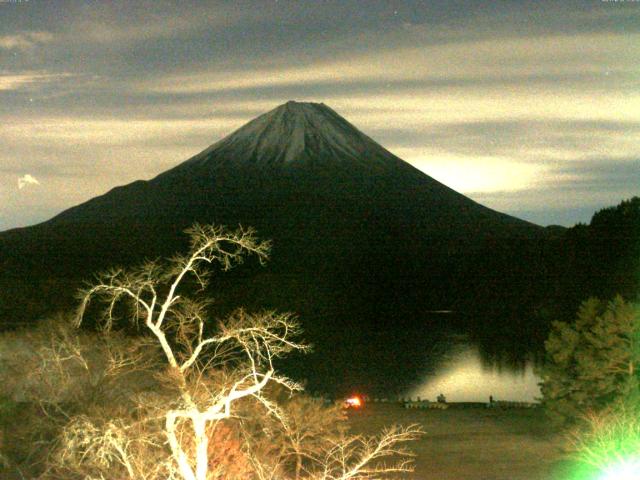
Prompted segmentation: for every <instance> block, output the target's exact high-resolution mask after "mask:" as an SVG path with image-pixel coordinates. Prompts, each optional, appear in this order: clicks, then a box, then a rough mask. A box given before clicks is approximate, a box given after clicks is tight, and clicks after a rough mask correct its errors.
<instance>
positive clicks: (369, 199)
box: [0, 102, 546, 385]
mask: <svg viewBox="0 0 640 480" xmlns="http://www.w3.org/2000/svg"><path fill="white" fill-rule="evenodd" d="M194 222H200V223H215V224H224V225H228V226H236V225H238V224H242V225H245V226H254V227H255V228H256V229H257V230H258V233H259V235H260V236H261V237H262V238H270V239H272V240H273V242H274V250H273V254H272V259H271V262H270V265H269V266H268V267H267V268H266V269H260V268H256V267H254V266H251V265H248V266H244V267H242V268H240V269H238V270H236V271H234V272H233V273H232V274H230V275H228V276H225V278H220V279H219V280H217V279H216V282H215V285H214V286H213V288H214V296H215V297H216V299H217V302H218V303H217V305H218V306H219V307H220V308H221V309H223V310H224V309H225V308H227V306H229V307H230V306H231V305H232V304H234V303H235V304H236V305H245V306H249V307H259V306H262V307H274V308H279V309H282V310H289V311H295V312H298V313H299V314H300V316H301V319H302V321H303V323H304V325H305V328H306V331H307V334H308V337H310V340H311V341H312V342H314V343H316V345H317V349H316V353H315V356H314V357H312V358H313V366H312V367H308V366H306V367H305V369H304V371H305V375H307V376H309V377H310V379H311V381H312V383H313V382H314V381H318V382H319V380H318V379H327V378H328V379H331V380H330V381H331V382H333V383H334V385H338V383H340V382H343V383H344V384H345V385H347V384H350V385H352V384H355V383H358V384H366V383H367V381H366V380H363V379H364V378H365V377H366V374H365V371H370V370H371V369H372V368H374V367H375V368H378V369H379V370H380V378H382V377H385V376H386V377H388V380H389V381H391V379H393V377H394V375H396V374H397V368H398V367H397V366H398V365H401V364H404V365H405V367H403V368H405V369H406V370H408V371H413V370H416V371H417V369H419V368H420V363H421V362H423V355H424V349H422V347H419V348H418V347H417V344H418V343H419V342H423V341H424V339H425V338H427V337H428V336H429V334H430V332H431V331H432V330H434V329H435V328H436V327H437V325H436V324H435V323H434V322H431V321H427V320H426V319H427V318H428V315H427V314H426V313H425V312H428V311H434V310H455V311H457V312H470V313H471V315H469V316H465V317H464V318H466V319H467V320H468V319H469V318H477V319H479V318H482V322H485V321H487V320H486V319H487V318H490V317H494V318H497V317H498V316H500V318H503V319H504V318H506V319H508V320H507V321H506V322H505V325H507V327H508V328H510V329H511V332H509V335H516V336H517V335H520V336H521V337H523V338H525V337H526V338H531V336H530V333H529V332H530V331H532V330H531V328H533V327H531V321H530V318H531V315H530V311H531V310H532V309H533V308H534V306H535V305H536V302H537V301H538V300H539V297H540V292H537V291H536V290H535V289H534V288H533V287H532V285H535V284H536V283H535V282H538V281H539V279H540V278H541V275H544V269H543V268H542V267H541V265H542V263H541V261H540V255H541V249H542V245H543V242H544V238H545V237H546V231H545V229H543V228H542V227H539V226H536V225H533V224H531V223H528V222H525V221H522V220H519V219H517V218H514V217H511V216H508V215H505V214H502V213H499V212H496V211H494V210H491V209H489V208H486V207H484V206H482V205H480V204H478V203H476V202H474V201H472V200H470V199H469V198H467V197H465V196H463V195H461V194H459V193H457V192H455V191H453V190H452V189H450V188H448V187H446V186H445V185H443V184H441V183H439V182H437V181H436V180H434V179H433V178H431V177H429V176H427V175H425V174H424V173H422V172H420V171H419V170H417V169H415V168H413V167H412V166H410V165H409V164H407V163H406V162H404V161H402V160H401V159H399V158H398V157H396V156H395V155H393V154H392V153H390V152H389V151H387V150H386V149H384V148H383V147H382V146H380V145H378V144H377V143H376V142H374V141H373V140H372V139H370V138H369V137H367V136H366V135H364V134H363V133H361V132H360V131H358V130H357V129H356V128H355V127H354V126H353V125H351V124H350V123H349V122H347V121H346V120H345V119H344V118H342V117H341V116H340V115H338V114H337V113H336V112H334V111H333V110H332V109H330V108H329V107H327V106H325V105H324V104H315V103H297V102H288V103H286V104H284V105H281V106H279V107H277V108H276V109H274V110H272V111H270V112H268V113H266V114H264V115H262V116H260V117H258V118H256V119H254V120H252V121H251V122H249V123H248V124H246V125H245V126H243V127H242V128H240V129H239V130H237V131H236V132H234V133H232V134H231V135H229V136H228V137H226V138H224V139H222V140H220V141H219V142H217V143H215V144H214V145H212V146H211V147H209V148H207V149H206V150H204V151H203V152H201V153H199V154H198V155H196V156H194V157H193V158H191V159H189V160H187V161H185V162H184V163H181V164H179V165H178V166H176V167H175V168H173V169H171V170H169V171H166V172H164V173H162V174H161V175H159V176H157V177H155V178H154V179H152V180H149V181H136V182H133V183H131V184H129V185H126V186H122V187H117V188H114V189H113V190H111V191H110V192H108V193H106V194H104V195H102V196H99V197H96V198H94V199H92V200H90V201H88V202H85V203H83V204H81V205H78V206H76V207H73V208H70V209H68V210H66V211H64V212H62V213H61V214H59V215H57V216H56V217H54V218H52V219H51V220H49V221H47V222H44V223H41V224H39V225H35V226H33V227H28V228H22V229H15V230H10V231H6V232H3V233H0V259H1V260H0V262H2V263H1V273H0V286H2V287H3V289H2V292H1V293H0V295H1V302H2V303H1V306H0V308H2V309H3V311H1V312H0V314H1V315H2V318H3V321H4V322H5V325H9V323H10V322H15V321H17V320H23V319H24V320H28V321H31V320H33V317H37V316H39V315H42V314H44V313H45V312H46V311H50V310H52V309H53V308H54V307H55V308H62V307H67V306H68V305H70V303H71V302H70V298H71V295H72V294H73V290H74V288H75V286H76V285H77V284H78V282H79V281H80V280H82V279H84V278H87V277H89V276H90V275H91V274H92V272H95V271H96V270H100V269H104V268H107V267H109V266H112V265H115V264H118V265H123V264H124V265H127V264H131V263H133V262H139V261H141V260H142V259H144V258H155V257H161V256H169V255H171V254H173V253H174V252H176V251H177V250H184V249H185V248H186V239H185V237H184V235H183V234H182V233H181V232H182V231H183V230H184V229H185V228H186V227H188V226H190V225H191V224H193V223H194ZM216 278H217V277H216ZM21 317H22V318H21ZM456 318H458V319H460V317H459V316H457V317H456ZM479 322H480V321H479V320H478V322H477V323H479ZM524 326H527V327H531V328H528V329H524V330H523V327H524ZM534 327H535V325H534ZM533 329H534V330H535V328H533ZM398 352H404V355H405V356H404V357H402V358H401V357H398V356H397V355H398ZM307 363H308V362H307ZM347 363H348V364H349V368H345V367H344V365H345V364H347ZM389 365H395V366H396V367H395V368H396V370H394V369H393V368H391V367H389ZM341 366H342V368H341ZM383 366H384V367H383ZM387 367H389V368H387ZM394 372H396V373H394ZM338 377H340V378H338ZM318 382H316V383H318ZM336 382H338V383H336Z"/></svg>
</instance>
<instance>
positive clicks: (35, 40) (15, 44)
mask: <svg viewBox="0 0 640 480" xmlns="http://www.w3.org/2000/svg"><path fill="white" fill-rule="evenodd" d="M53 38H54V37H53V35H52V34H51V33H49V32H20V33H16V34H13V35H2V36H0V49H4V50H29V49H32V48H35V47H37V46H38V45H42V44H45V43H50V42H51V41H52V40H53Z"/></svg>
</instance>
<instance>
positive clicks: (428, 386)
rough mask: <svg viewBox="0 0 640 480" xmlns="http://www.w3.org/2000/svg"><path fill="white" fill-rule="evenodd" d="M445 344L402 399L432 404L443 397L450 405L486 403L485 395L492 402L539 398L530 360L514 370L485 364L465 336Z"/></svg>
mask: <svg viewBox="0 0 640 480" xmlns="http://www.w3.org/2000/svg"><path fill="white" fill-rule="evenodd" d="M449 341H450V343H449V346H448V348H447V351H446V352H445V353H444V354H443V355H442V356H441V358H440V359H439V361H438V363H437V365H434V368H432V369H430V372H429V373H427V374H426V375H425V376H424V378H423V379H422V380H420V381H419V382H418V383H417V384H416V385H414V386H413V387H411V388H409V389H408V390H407V391H406V393H405V395H404V397H410V398H412V399H414V400H415V399H416V397H420V398H421V399H422V400H432V401H435V400H436V397H437V396H438V395H439V394H443V395H444V396H445V397H446V399H447V401H450V402H488V401H489V396H493V399H494V400H508V401H518V402H534V401H536V400H537V399H538V398H539V397H540V396H541V394H540V387H539V386H538V383H539V382H540V381H541V379H540V377H538V376H537V375H536V374H535V373H534V364H533V361H527V362H524V364H523V365H521V366H519V367H518V368H516V367H513V366H511V365H505V364H499V363H495V362H488V361H486V360H484V359H483V356H482V355H481V352H480V349H479V348H478V347H477V346H474V345H473V344H471V343H469V341H468V339H467V337H465V336H456V337H454V338H451V339H449Z"/></svg>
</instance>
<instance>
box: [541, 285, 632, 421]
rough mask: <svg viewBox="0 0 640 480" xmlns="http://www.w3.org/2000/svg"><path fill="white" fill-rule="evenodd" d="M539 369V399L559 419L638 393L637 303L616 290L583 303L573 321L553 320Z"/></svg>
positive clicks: (570, 418)
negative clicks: (608, 297)
mask: <svg viewBox="0 0 640 480" xmlns="http://www.w3.org/2000/svg"><path fill="white" fill-rule="evenodd" d="M545 348H546V361H545V365H544V367H543V368H542V369H541V372H540V374H541V377H542V383H541V391H542V394H543V404H544V405H545V407H546V409H547V413H548V414H549V417H550V418H551V419H552V420H553V421H554V422H555V423H556V424H559V425H570V424H573V423H575V422H576V421H577V420H578V419H579V418H580V417H582V416H583V415H585V414H586V413H589V412H601V411H603V410H605V409H607V408H609V407H612V406H614V405H616V404H618V403H620V402H635V400H637V398H638V390H639V389H638V385H639V384H638V369H639V361H640V318H639V315H638V308H637V307H636V306H634V305H632V304H630V303H627V302H625V301H624V300H623V299H622V297H620V296H617V297H615V298H614V299H613V300H612V301H611V302H609V303H606V302H603V301H601V300H599V299H597V298H590V299H589V300H586V301H585V302H583V303H582V305H581V306H580V309H579V310H578V315H577V318H576V320H575V322H574V323H573V324H568V323H565V322H554V324H553V326H552V331H551V333H550V335H549V338H548V339H547V341H546V342H545Z"/></svg>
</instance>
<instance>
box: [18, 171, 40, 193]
mask: <svg viewBox="0 0 640 480" xmlns="http://www.w3.org/2000/svg"><path fill="white" fill-rule="evenodd" d="M28 185H40V182H39V181H38V180H37V179H36V178H35V177H33V176H31V175H29V174H28V173H27V174H26V175H24V176H22V177H20V178H19V179H18V190H22V189H23V188H24V187H26V186H28Z"/></svg>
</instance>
